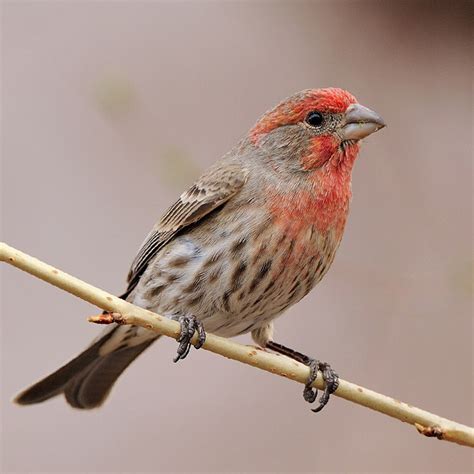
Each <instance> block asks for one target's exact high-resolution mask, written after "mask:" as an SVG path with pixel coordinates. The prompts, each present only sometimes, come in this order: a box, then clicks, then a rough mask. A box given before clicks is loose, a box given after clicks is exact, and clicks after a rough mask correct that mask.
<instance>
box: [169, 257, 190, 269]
mask: <svg viewBox="0 0 474 474" xmlns="http://www.w3.org/2000/svg"><path fill="white" fill-rule="evenodd" d="M189 260H190V259H189V257H187V256H184V255H181V256H179V257H175V258H173V259H172V260H170V262H169V266H170V267H172V268H173V267H174V268H181V267H184V266H185V265H186V264H188V263H189Z"/></svg>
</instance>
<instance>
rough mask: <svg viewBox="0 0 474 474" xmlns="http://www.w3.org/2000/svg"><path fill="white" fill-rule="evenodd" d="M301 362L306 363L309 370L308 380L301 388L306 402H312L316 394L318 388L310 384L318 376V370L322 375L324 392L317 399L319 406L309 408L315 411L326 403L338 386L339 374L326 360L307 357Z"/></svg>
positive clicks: (319, 409)
mask: <svg viewBox="0 0 474 474" xmlns="http://www.w3.org/2000/svg"><path fill="white" fill-rule="evenodd" d="M303 363H304V364H306V365H307V366H308V367H309V370H310V373H309V377H308V380H307V381H306V384H305V386H304V390H303V398H304V399H305V400H306V401H307V402H308V403H313V402H314V401H315V400H316V397H317V396H318V390H317V389H316V388H313V386H312V385H313V383H314V381H315V380H316V378H317V376H318V370H320V371H321V373H322V375H323V380H324V392H323V394H322V395H321V398H320V399H319V406H317V407H316V408H313V409H312V410H311V411H314V412H315V413H317V412H318V411H321V410H322V409H323V408H324V407H325V406H326V405H327V403H328V401H329V397H330V396H331V394H332V393H334V392H335V391H336V390H337V387H338V386H339V376H338V375H337V374H336V372H334V370H333V369H332V368H331V366H330V365H329V364H328V363H326V362H320V361H319V360H316V359H312V358H310V357H308V358H307V361H305V362H303Z"/></svg>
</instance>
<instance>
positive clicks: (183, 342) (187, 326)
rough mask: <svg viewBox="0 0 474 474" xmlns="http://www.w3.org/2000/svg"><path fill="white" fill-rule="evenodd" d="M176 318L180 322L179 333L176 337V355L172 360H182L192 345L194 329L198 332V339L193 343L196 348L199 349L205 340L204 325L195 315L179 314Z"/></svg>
mask: <svg viewBox="0 0 474 474" xmlns="http://www.w3.org/2000/svg"><path fill="white" fill-rule="evenodd" d="M177 320H178V322H179V323H180V324H181V333H180V335H179V337H178V339H177V341H178V342H179V345H178V350H177V355H176V357H175V358H174V359H173V362H178V361H179V360H183V359H185V358H186V356H187V355H188V354H189V351H190V350H191V346H192V344H191V339H192V338H193V336H194V332H195V331H197V333H198V340H197V342H196V344H195V345H194V347H195V348H196V349H200V348H201V347H202V345H203V344H204V342H205V341H206V332H205V331H204V326H203V324H202V323H201V321H199V319H197V318H196V317H195V316H179V317H178V318H177Z"/></svg>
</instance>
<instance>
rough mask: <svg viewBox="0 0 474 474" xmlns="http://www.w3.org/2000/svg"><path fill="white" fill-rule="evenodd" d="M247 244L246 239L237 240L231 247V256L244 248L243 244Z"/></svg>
mask: <svg viewBox="0 0 474 474" xmlns="http://www.w3.org/2000/svg"><path fill="white" fill-rule="evenodd" d="M247 242H248V239H247V237H241V238H240V239H237V240H236V241H235V242H234V243H233V244H232V246H231V248H230V252H231V254H232V255H235V254H238V253H239V252H240V251H241V250H242V249H243V248H244V247H245V244H246V243H247Z"/></svg>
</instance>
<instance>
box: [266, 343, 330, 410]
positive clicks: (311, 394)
mask: <svg viewBox="0 0 474 474" xmlns="http://www.w3.org/2000/svg"><path fill="white" fill-rule="evenodd" d="M266 347H267V348H268V349H270V350H272V351H274V352H278V353H280V354H283V355H285V356H287V357H290V358H291V359H294V360H296V361H298V362H301V363H302V364H305V365H307V366H308V367H309V369H310V374H309V377H308V380H307V381H306V384H305V386H304V390H303V398H304V399H305V400H306V401H307V402H308V403H313V402H314V401H315V400H316V397H317V395H318V390H317V389H316V388H313V386H312V385H313V383H314V381H315V380H316V378H317V376H318V370H320V371H321V373H322V375H323V380H324V384H325V387H324V392H323V394H322V395H321V398H320V399H319V406H317V407H316V408H313V409H312V411H313V412H315V413H317V412H318V411H321V410H322V409H323V408H324V407H325V406H326V404H327V403H328V401H329V397H330V396H331V394H332V393H334V392H335V391H336V390H337V387H338V386H339V376H338V375H337V374H336V372H334V370H333V369H332V368H331V366H330V365H329V364H328V363H326V362H321V361H319V360H317V359H313V358H312V357H308V356H307V355H304V354H302V353H301V352H297V351H295V350H293V349H290V348H289V347H286V346H283V345H282V344H278V343H277V342H274V341H269V342H267V344H266Z"/></svg>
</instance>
